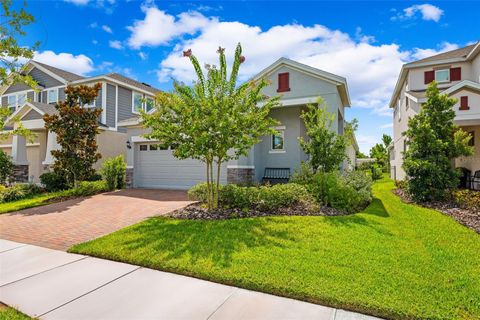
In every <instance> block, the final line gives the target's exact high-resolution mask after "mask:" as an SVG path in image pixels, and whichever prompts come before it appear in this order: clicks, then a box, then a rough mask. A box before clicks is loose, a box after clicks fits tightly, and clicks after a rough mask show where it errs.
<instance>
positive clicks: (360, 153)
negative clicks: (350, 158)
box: [355, 151, 368, 159]
mask: <svg viewBox="0 0 480 320" xmlns="http://www.w3.org/2000/svg"><path fill="white" fill-rule="evenodd" d="M355 155H356V157H357V158H358V159H365V158H368V157H367V155H366V154H365V153H363V152H362V151H356V152H355Z"/></svg>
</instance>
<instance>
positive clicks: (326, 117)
mask: <svg viewBox="0 0 480 320" xmlns="http://www.w3.org/2000/svg"><path fill="white" fill-rule="evenodd" d="M300 117H301V118H302V119H303V121H304V123H305V128H306V131H307V132H306V133H307V137H308V139H307V140H305V139H304V138H303V137H300V138H299V141H300V145H301V146H302V149H303V150H304V151H305V153H306V154H308V155H309V156H310V159H309V163H310V165H311V166H312V169H313V170H314V172H316V171H317V170H321V171H325V172H330V171H334V170H338V169H339V167H340V164H341V163H342V161H343V160H345V159H346V157H347V155H346V147H347V144H348V141H347V138H346V136H347V135H348V134H346V135H338V134H336V133H335V132H334V131H333V130H332V124H333V123H334V120H335V116H334V114H332V113H330V112H328V111H327V105H326V103H325V101H324V100H323V99H322V98H321V97H319V98H318V101H317V103H316V104H309V105H307V110H306V111H302V114H301V115H300ZM354 124H355V126H356V122H354ZM347 129H348V128H347ZM348 132H349V131H348V130H346V133H348ZM352 133H353V132H352Z"/></svg>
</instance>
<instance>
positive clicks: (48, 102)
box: [43, 88, 59, 104]
mask: <svg viewBox="0 0 480 320" xmlns="http://www.w3.org/2000/svg"><path fill="white" fill-rule="evenodd" d="M58 89H59V88H46V89H45V90H43V91H46V92H47V101H46V102H44V103H45V104H51V103H58V96H59V94H58ZM50 91H56V92H57V97H56V99H55V101H50Z"/></svg>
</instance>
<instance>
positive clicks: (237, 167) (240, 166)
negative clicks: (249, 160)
mask: <svg viewBox="0 0 480 320" xmlns="http://www.w3.org/2000/svg"><path fill="white" fill-rule="evenodd" d="M227 169H255V166H242V165H235V164H232V165H227Z"/></svg>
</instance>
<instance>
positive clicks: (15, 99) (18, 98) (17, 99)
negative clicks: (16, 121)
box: [7, 92, 27, 111]
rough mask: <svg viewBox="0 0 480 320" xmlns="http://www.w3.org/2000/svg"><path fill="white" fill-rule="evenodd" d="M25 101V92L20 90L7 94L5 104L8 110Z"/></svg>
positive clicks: (21, 104) (13, 109) (14, 108)
mask: <svg viewBox="0 0 480 320" xmlns="http://www.w3.org/2000/svg"><path fill="white" fill-rule="evenodd" d="M25 102H27V93H26V92H22V93H18V94H12V95H9V96H7V104H8V107H9V108H10V110H12V111H15V110H17V108H19V107H21V106H23V105H24V104H25Z"/></svg>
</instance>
